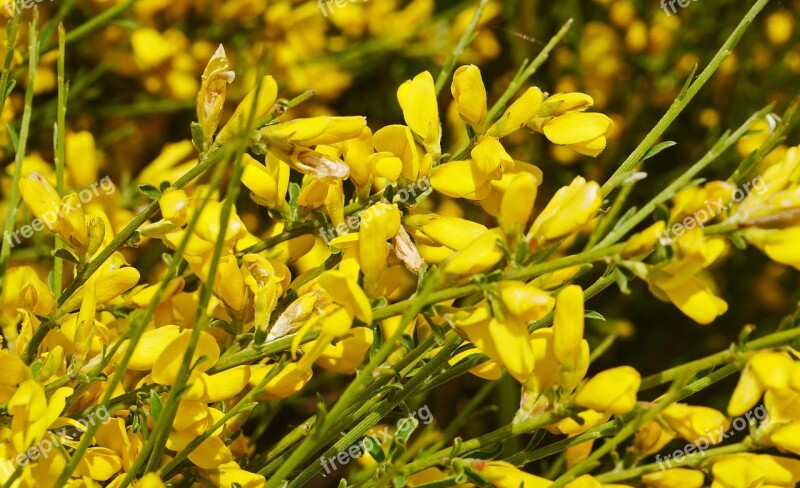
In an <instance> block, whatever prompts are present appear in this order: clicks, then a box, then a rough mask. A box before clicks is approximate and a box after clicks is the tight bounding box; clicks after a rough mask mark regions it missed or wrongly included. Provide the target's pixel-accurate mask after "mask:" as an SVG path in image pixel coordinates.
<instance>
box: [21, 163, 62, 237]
mask: <svg viewBox="0 0 800 488" xmlns="http://www.w3.org/2000/svg"><path fill="white" fill-rule="evenodd" d="M19 191H20V195H21V196H22V200H23V201H24V202H25V205H27V206H28V208H29V209H30V211H31V213H32V214H33V215H34V216H35V217H36V218H37V219H39V221H41V222H42V223H44V225H45V226H47V228H48V229H49V230H50V232H53V233H58V232H59V230H60V228H61V219H60V218H59V215H60V210H61V204H60V202H61V198H59V196H58V193H56V190H55V189H54V188H53V187H52V186H50V183H48V182H47V180H46V179H45V178H44V177H43V176H42V175H40V174H39V173H37V172H36V171H34V172H32V173H31V174H29V175H28V176H27V177H25V178H22V179H20V180H19Z"/></svg>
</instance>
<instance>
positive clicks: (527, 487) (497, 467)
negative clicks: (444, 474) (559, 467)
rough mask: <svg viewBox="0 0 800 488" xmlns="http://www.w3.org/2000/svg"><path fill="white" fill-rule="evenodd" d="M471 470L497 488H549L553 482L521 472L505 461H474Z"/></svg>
mask: <svg viewBox="0 0 800 488" xmlns="http://www.w3.org/2000/svg"><path fill="white" fill-rule="evenodd" d="M470 468H471V469H472V470H473V471H475V472H476V473H478V475H479V476H480V477H481V478H483V479H484V480H486V481H488V482H489V483H491V484H492V485H493V486H495V487H496V488H547V487H548V486H550V485H551V484H552V483H553V482H552V481H550V480H548V479H545V478H540V477H538V476H534V475H532V474H528V473H526V472H524V471H520V470H519V469H517V468H516V467H515V466H514V465H513V464H510V463H507V462H505V461H485V460H483V459H479V460H475V461H472V464H471V465H470Z"/></svg>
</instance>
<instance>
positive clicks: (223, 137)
mask: <svg viewBox="0 0 800 488" xmlns="http://www.w3.org/2000/svg"><path fill="white" fill-rule="evenodd" d="M256 92H258V100H256V99H255V98H256ZM277 98H278V84H277V83H276V82H275V79H274V78H273V77H272V76H269V75H267V76H265V77H264V78H262V79H261V83H260V84H259V86H256V87H254V88H253V89H252V90H251V91H250V92H249V93H248V94H247V96H245V97H244V99H242V101H241V102H240V103H239V106H238V107H236V111H234V112H233V115H232V116H231V118H230V120H228V122H227V123H226V124H225V126H224V127H223V128H222V130H221V131H220V133H219V134H218V135H217V139H216V141H217V143H218V144H223V143H225V142H227V141H230V140H231V139H233V138H234V137H237V136H239V133H240V132H241V131H242V130H243V129H244V128H245V127H246V126H247V123H248V121H249V119H250V118H251V115H252V119H253V123H254V124H255V123H256V122H258V120H259V119H260V118H262V117H265V116H266V115H267V114H269V111H270V109H272V106H273V105H275V100H276V99H277Z"/></svg>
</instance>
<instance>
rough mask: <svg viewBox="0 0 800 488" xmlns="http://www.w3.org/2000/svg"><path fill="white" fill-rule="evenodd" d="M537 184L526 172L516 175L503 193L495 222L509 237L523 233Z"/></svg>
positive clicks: (534, 197) (531, 209) (531, 208)
mask: <svg viewBox="0 0 800 488" xmlns="http://www.w3.org/2000/svg"><path fill="white" fill-rule="evenodd" d="M538 186H539V182H538V181H537V180H536V178H535V177H534V176H533V175H532V174H530V173H527V172H522V173H517V174H516V175H514V176H513V177H512V179H511V181H510V182H509V184H508V187H507V188H506V189H505V192H504V193H503V199H502V200H501V203H500V213H499V214H498V216H497V222H498V223H499V224H500V227H501V228H502V229H503V231H504V232H505V233H506V234H507V235H509V236H516V235H517V234H520V233H521V232H524V230H525V228H526V227H527V225H528V220H529V219H530V217H531V212H532V211H533V203H534V201H535V200H536V192H537V188H538Z"/></svg>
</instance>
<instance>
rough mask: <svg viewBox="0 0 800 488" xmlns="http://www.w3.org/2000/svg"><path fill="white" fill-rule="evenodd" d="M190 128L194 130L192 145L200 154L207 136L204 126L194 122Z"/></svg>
mask: <svg viewBox="0 0 800 488" xmlns="http://www.w3.org/2000/svg"><path fill="white" fill-rule="evenodd" d="M190 127H191V129H192V145H193V146H194V148H195V150H196V151H197V152H198V153H202V152H203V148H204V146H203V144H204V140H205V135H203V126H201V125H200V124H198V123H197V122H192V123H191V124H190Z"/></svg>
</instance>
